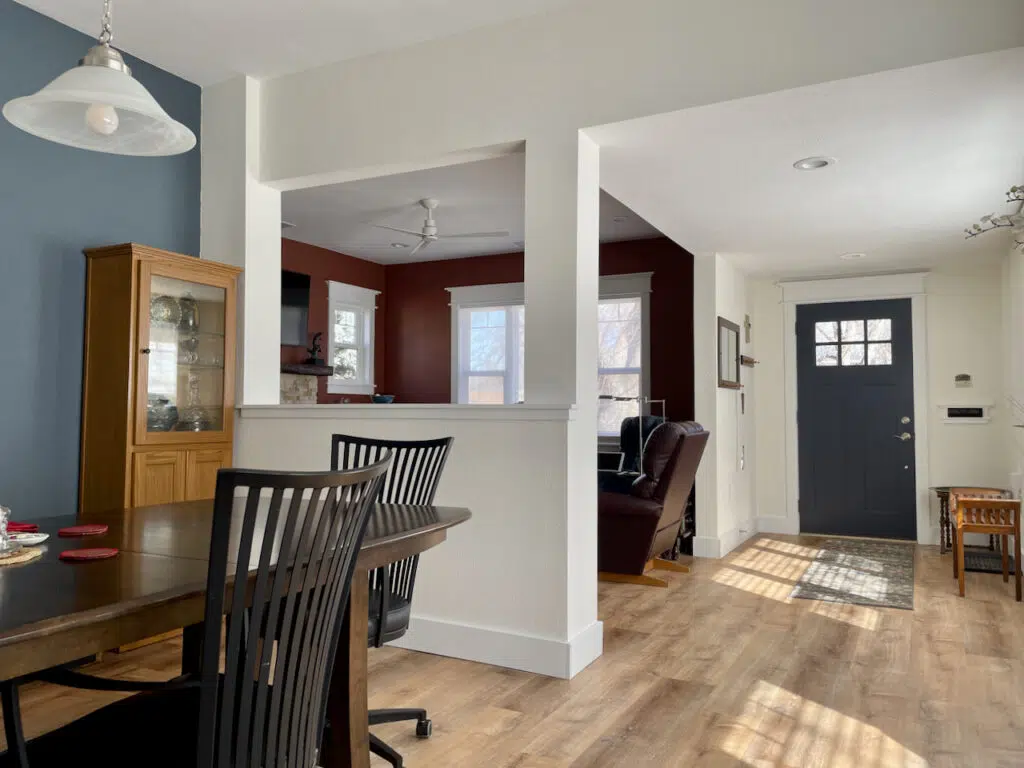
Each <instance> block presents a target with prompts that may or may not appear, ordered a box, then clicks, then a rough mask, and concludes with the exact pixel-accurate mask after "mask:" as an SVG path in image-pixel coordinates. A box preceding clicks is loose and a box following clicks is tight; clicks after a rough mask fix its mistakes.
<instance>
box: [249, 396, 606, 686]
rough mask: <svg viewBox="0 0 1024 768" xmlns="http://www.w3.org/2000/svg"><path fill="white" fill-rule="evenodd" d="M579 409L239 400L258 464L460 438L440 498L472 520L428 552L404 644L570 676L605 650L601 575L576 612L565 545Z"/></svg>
mask: <svg viewBox="0 0 1024 768" xmlns="http://www.w3.org/2000/svg"><path fill="white" fill-rule="evenodd" d="M575 418H576V413H575V410H574V409H571V408H569V407H567V406H532V407H531V406H525V405H524V406H509V407H489V406H458V405H450V406H417V405H404V406H403V405H389V406H383V405H369V406H359V405H341V406H330V405H281V406H257V407H251V408H250V407H243V408H241V409H240V410H239V418H238V421H237V432H236V437H235V440H236V446H237V449H236V457H237V463H238V465H239V466H245V467H252V468H256V469H260V468H265V469H284V470H324V469H328V468H329V467H330V456H331V435H332V434H334V433H345V434H352V435H364V436H373V437H381V438H397V439H409V440H413V439H425V438H431V437H439V436H443V435H452V436H454V437H455V444H454V446H453V448H452V453H451V456H450V457H449V460H448V463H447V465H446V467H445V472H444V475H443V477H442V480H441V485H440V487H439V489H438V493H437V498H436V499H435V503H437V504H439V505H446V504H447V505H452V506H460V507H468V508H469V509H470V510H471V511H472V513H473V517H472V519H471V520H470V521H469V522H467V523H465V524H463V525H460V526H457V527H455V528H453V529H452V530H451V531H450V532H449V534H448V540H447V541H446V542H445V543H444V544H442V545H441V546H439V547H436V548H434V549H432V550H430V551H428V552H426V553H425V554H424V555H423V557H422V558H421V561H420V570H419V573H418V575H417V578H416V599H415V601H414V602H413V622H412V626H411V630H410V632H409V633H408V634H407V635H406V636H405V637H404V638H403V639H402V641H401V642H400V643H399V644H400V645H402V646H404V647H406V648H410V649H413V650H419V651H425V652H429V653H436V654H440V655H444V656H453V657H457V658H462V659H470V660H473V661H481V662H485V663H489V664H497V665H500V666H505V667H511V668H515V669H523V670H526V671H530V672H536V673H539V674H545V675H551V676H555V677H565V678H568V677H571V676H573V675H574V674H576V673H577V672H579V671H580V670H581V669H583V668H584V667H586V666H587V665H588V664H589V663H590V662H591V661H593V660H594V659H595V658H597V656H599V655H600V654H601V650H602V644H601V637H602V631H601V623H600V622H599V621H597V618H596V583H595V585H594V597H593V598H592V601H593V602H594V603H595V612H594V613H593V614H590V616H589V618H590V620H589V621H588V622H587V621H583V620H582V619H580V617H579V615H578V614H577V612H575V611H572V610H570V605H571V604H572V602H573V600H578V599H579V598H578V596H577V597H576V598H574V597H572V596H571V595H570V589H571V588H572V587H571V586H570V584H571V572H572V570H573V568H571V567H570V557H571V556H572V555H571V551H570V549H569V548H568V547H567V546H566V539H567V537H568V535H569V525H570V524H571V522H570V519H569V518H568V517H567V515H566V498H567V495H568V494H569V491H570V489H569V488H568V487H567V484H566V478H567V477H568V476H569V475H568V472H567V470H566V462H567V457H569V456H571V452H570V448H569V429H570V425H571V424H572V422H573V420H574V419H575ZM591 484H593V483H591ZM593 557H595V558H596V543H595V545H594V554H593ZM593 576H594V578H595V579H596V564H594V567H593Z"/></svg>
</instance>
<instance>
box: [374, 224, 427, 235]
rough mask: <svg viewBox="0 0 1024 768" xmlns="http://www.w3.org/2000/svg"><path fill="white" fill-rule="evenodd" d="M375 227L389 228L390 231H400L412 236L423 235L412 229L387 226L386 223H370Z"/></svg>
mask: <svg viewBox="0 0 1024 768" xmlns="http://www.w3.org/2000/svg"><path fill="white" fill-rule="evenodd" d="M372 226H374V227H376V228H377V229H390V230H391V231H392V232H401V233H402V234H403V235H412V236H413V237H423V233H422V232H417V231H416V230H413V229H402V228H401V227H389V226H388V225H387V224H374V225H372Z"/></svg>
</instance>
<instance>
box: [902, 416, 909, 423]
mask: <svg viewBox="0 0 1024 768" xmlns="http://www.w3.org/2000/svg"><path fill="white" fill-rule="evenodd" d="M909 423H910V417H909V416H904V417H903V418H902V419H900V424H909Z"/></svg>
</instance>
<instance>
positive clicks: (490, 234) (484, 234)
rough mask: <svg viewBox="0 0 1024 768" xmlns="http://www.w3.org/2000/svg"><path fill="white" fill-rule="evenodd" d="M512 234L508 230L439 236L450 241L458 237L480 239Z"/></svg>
mask: <svg viewBox="0 0 1024 768" xmlns="http://www.w3.org/2000/svg"><path fill="white" fill-rule="evenodd" d="M511 234H512V233H511V232H509V231H508V230H507V229H502V230H499V231H496V232H460V233H459V234H457V235H438V237H443V238H445V239H446V240H450V239H452V238H456V237H465V238H472V237H478V238H479V237H509V236H510V235H511Z"/></svg>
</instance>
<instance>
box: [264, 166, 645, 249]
mask: <svg viewBox="0 0 1024 768" xmlns="http://www.w3.org/2000/svg"><path fill="white" fill-rule="evenodd" d="M525 173H526V169H525V163H524V156H523V155H522V154H512V155H505V156H504V157H499V158H496V159H493V160H479V161H477V162H473V163H462V164H460V165H448V166H444V167H440V168H431V169H428V170H425V171H414V172H412V173H402V174H396V175H393V176H382V177H378V178H374V179H366V180H362V181H352V182H348V183H345V184H331V185H328V186H323V187H312V188H310V189H300V190H295V191H292V192H285V193H284V194H283V195H282V199H281V209H282V218H283V219H284V220H285V221H287V222H289V223H292V224H294V225H295V226H294V227H291V228H288V229H285V230H284V231H283V234H284V236H285V237H287V238H290V239H292V240H298V241H300V242H304V243H310V244H311V245H319V246H321V247H323V248H330V249H331V250H334V251H340V252H342V253H347V254H349V255H351V256H358V257H359V258H362V259H368V260H370V261H375V262H378V263H380V264H401V263H405V262H408V261H433V260H437V259H454V258H460V257H464V256H483V255H486V254H493V253H509V252H513V251H521V250H523V240H524V224H523V216H524V210H525V208H524V194H525V178H526V176H525ZM424 197H436V198H438V199H439V200H440V201H441V205H440V206H439V207H438V209H437V210H436V211H435V212H434V218H435V220H436V222H437V227H438V232H439V233H440V234H442V235H444V234H458V233H464V232H489V231H496V230H508V232H509V236H508V237H505V238H489V239H474V238H466V239H461V238H460V239H457V240H444V239H442V240H440V241H438V242H436V243H433V244H432V245H431V246H430V247H429V248H424V249H423V250H421V251H420V252H419V253H418V254H416V255H415V256H414V257H413V258H412V259H410V258H409V252H410V251H411V249H412V246H414V245H415V244H416V243H417V242H418V241H417V239H416V238H415V237H410V236H406V235H401V234H399V233H397V232H391V231H389V230H385V229H378V228H377V227H374V226H373V225H374V224H387V225H388V226H392V227H400V228H403V229H414V230H419V229H420V228H421V227H422V225H423V220H424V218H425V214H426V212H425V211H424V210H423V208H421V207H420V206H419V204H418V202H417V201H418V200H420V199H421V198H424ZM617 219H620V220H618V221H617ZM621 219H624V220H621ZM660 234H661V233H660V232H658V231H657V230H656V229H654V228H653V227H651V226H650V225H649V224H648V223H647V222H646V221H644V220H643V219H641V218H640V217H639V216H637V215H636V214H635V213H633V212H632V211H630V210H629V209H628V208H626V207H625V206H623V205H622V204H621V203H620V202H618V201H617V200H615V198H613V197H611V196H610V195H607V194H604V193H602V195H601V240H602V241H603V242H609V241H614V240H634V239H640V238H645V237H656V236H658V235H660ZM391 243H404V244H405V245H407V246H408V247H406V248H403V249H399V248H391V247H390V245H391Z"/></svg>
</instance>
